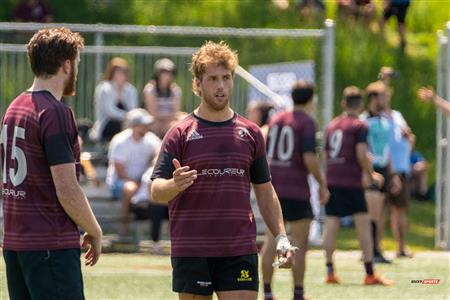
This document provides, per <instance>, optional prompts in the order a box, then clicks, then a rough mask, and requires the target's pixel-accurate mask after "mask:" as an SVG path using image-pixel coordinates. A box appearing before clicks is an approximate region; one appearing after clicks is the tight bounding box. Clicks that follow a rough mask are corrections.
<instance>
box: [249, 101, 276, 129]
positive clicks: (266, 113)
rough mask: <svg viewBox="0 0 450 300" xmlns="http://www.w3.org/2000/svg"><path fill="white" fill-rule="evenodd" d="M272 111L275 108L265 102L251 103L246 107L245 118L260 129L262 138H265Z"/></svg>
mask: <svg viewBox="0 0 450 300" xmlns="http://www.w3.org/2000/svg"><path fill="white" fill-rule="evenodd" d="M274 109H275V106H274V105H273V104H272V103H270V102H267V101H253V102H251V103H250V104H249V105H248V107H247V112H246V114H247V118H248V119H249V120H250V121H252V122H253V123H255V124H256V125H258V126H259V127H260V128H261V132H262V134H263V136H264V137H267V134H268V130H269V126H268V124H269V119H270V116H271V115H272V113H273V112H274Z"/></svg>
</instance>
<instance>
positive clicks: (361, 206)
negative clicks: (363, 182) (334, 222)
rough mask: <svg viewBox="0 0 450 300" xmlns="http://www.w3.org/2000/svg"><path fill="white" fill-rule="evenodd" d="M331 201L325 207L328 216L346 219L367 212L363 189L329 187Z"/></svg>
mask: <svg viewBox="0 0 450 300" xmlns="http://www.w3.org/2000/svg"><path fill="white" fill-rule="evenodd" d="M328 190H329V191H330V199H329V200H328V202H327V204H326V205H325V212H326V215H327V216H335V217H346V216H350V215H354V214H357V213H365V212H367V204H366V198H365V197H364V190H363V189H354V188H341V187H331V186H329V187H328Z"/></svg>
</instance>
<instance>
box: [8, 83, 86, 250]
mask: <svg viewBox="0 0 450 300" xmlns="http://www.w3.org/2000/svg"><path fill="white" fill-rule="evenodd" d="M1 133H2V135H1V136H2V138H1V142H2V145H1V160H2V164H3V172H2V173H3V185H2V187H3V190H2V193H3V215H4V227H3V228H4V237H3V248H4V249H6V250H15V251H31V250H56V249H67V248H79V247H80V235H79V231H78V228H77V226H76V225H75V223H74V222H73V221H72V220H71V219H70V218H69V216H68V215H67V214H66V213H65V211H64V209H63V208H62V206H61V205H60V203H59V201H58V198H57V196H56V191H55V186H54V183H53V179H52V175H51V173H50V166H53V165H58V164H63V163H75V162H76V163H77V165H76V166H77V168H76V170H77V176H79V172H80V165H79V157H80V147H79V144H78V138H77V137H78V132H77V128H76V125H75V120H74V118H73V114H72V111H71V110H70V109H69V107H67V106H66V105H65V104H63V103H61V102H60V101H58V100H56V99H55V98H54V97H53V95H52V94H51V93H50V92H48V91H38V92H25V93H22V94H21V95H19V96H18V97H17V98H16V99H15V100H14V101H13V102H12V103H11V104H10V106H9V107H8V109H7V111H6V113H5V116H4V117H3V120H2V131H1Z"/></svg>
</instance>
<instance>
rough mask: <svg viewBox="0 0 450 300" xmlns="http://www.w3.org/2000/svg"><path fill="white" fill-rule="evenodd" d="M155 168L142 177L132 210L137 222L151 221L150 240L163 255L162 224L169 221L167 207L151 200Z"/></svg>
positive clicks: (154, 247) (157, 252)
mask: <svg viewBox="0 0 450 300" xmlns="http://www.w3.org/2000/svg"><path fill="white" fill-rule="evenodd" d="M152 173H153V166H151V167H150V168H148V169H147V171H145V173H144V175H142V179H141V185H140V186H139V189H138V190H137V192H136V193H135V194H134V195H133V197H132V198H131V203H130V210H131V211H132V212H133V213H134V216H135V218H136V220H148V219H150V221H151V222H150V239H151V240H152V241H153V251H154V252H155V253H156V254H160V253H161V247H160V245H159V239H160V235H161V224H162V221H163V220H165V219H169V212H168V208H167V205H164V204H160V203H153V202H152V199H151V198H150V187H151V183H152V181H151V176H152Z"/></svg>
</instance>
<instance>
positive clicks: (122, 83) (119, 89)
mask: <svg viewBox="0 0 450 300" xmlns="http://www.w3.org/2000/svg"><path fill="white" fill-rule="evenodd" d="M127 80H128V63H127V61H126V60H124V59H123V58H120V57H115V58H113V59H112V60H111V61H110V62H109V64H108V67H107V69H106V72H105V80H104V81H102V82H100V83H99V84H98V85H97V87H96V88H95V96H94V98H95V115H96V121H95V123H94V127H93V128H92V130H91V132H90V138H91V139H92V140H94V141H103V142H109V141H110V140H111V139H112V137H113V136H114V135H115V134H116V133H118V132H120V131H121V130H122V123H123V121H124V120H125V115H126V113H127V112H128V111H130V110H132V109H134V108H136V107H137V105H138V98H137V91H136V88H135V87H134V86H133V85H132V84H131V83H129V82H128V81H127Z"/></svg>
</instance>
